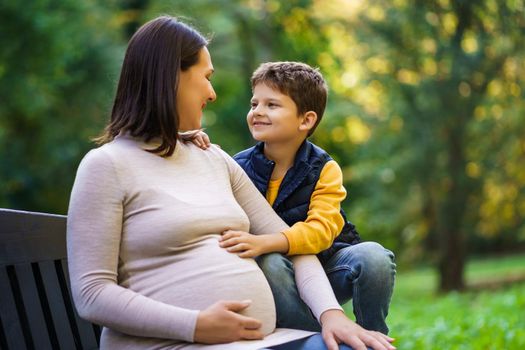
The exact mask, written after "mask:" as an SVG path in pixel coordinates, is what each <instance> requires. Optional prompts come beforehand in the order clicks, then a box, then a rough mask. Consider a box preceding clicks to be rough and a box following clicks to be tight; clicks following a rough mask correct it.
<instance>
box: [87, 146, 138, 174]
mask: <svg viewBox="0 0 525 350" xmlns="http://www.w3.org/2000/svg"><path fill="white" fill-rule="evenodd" d="M131 149H132V148H131V147H130V145H126V144H125V143H124V142H122V140H118V139H115V140H113V141H111V142H108V143H105V144H103V145H101V146H99V147H96V148H93V149H91V150H89V151H88V152H87V153H86V154H85V155H84V157H83V158H82V161H81V162H80V167H89V168H93V167H95V168H99V167H108V166H110V167H115V166H116V164H118V163H120V162H119V159H120V160H123V159H125V158H123V156H124V153H126V152H128V151H129V150H131Z"/></svg>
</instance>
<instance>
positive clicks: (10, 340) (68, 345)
mask: <svg viewBox="0 0 525 350" xmlns="http://www.w3.org/2000/svg"><path fill="white" fill-rule="evenodd" d="M99 338H100V328H99V327H98V326H96V325H93V324H91V323H89V322H87V321H85V320H83V319H81V318H79V316H78V314H77V312H76V310H75V308H74V306H73V302H72V299H71V292H70V286H69V276H68V271H67V260H66V217H65V216H62V215H51V214H42V213H32V212H25V211H16V210H9V209H0V349H6V350H21V349H68V350H69V349H98V346H99Z"/></svg>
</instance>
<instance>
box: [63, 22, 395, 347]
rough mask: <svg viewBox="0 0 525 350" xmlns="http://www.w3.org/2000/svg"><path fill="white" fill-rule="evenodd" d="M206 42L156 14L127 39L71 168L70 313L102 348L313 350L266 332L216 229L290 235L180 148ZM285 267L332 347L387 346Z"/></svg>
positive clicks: (293, 337) (238, 261)
mask: <svg viewBox="0 0 525 350" xmlns="http://www.w3.org/2000/svg"><path fill="white" fill-rule="evenodd" d="M206 45H207V41H206V39H205V38H203V37H202V35H200V34H199V33H198V32H197V31H195V30H194V29H193V28H191V27H189V26H187V25H185V24H183V23H181V22H179V21H177V20H176V19H174V18H172V17H167V16H163V17H159V18H157V19H154V20H152V21H150V22H148V23H146V24H145V25H144V26H142V27H141V28H140V29H139V30H138V31H137V33H135V35H134V36H133V37H132V39H131V40H130V42H129V45H128V49H127V51H126V56H125V58H124V62H123V66H122V72H121V76H120V80H119V84H118V88H117V93H116V97H115V101H114V105H113V110H112V114H111V120H110V122H109V124H108V125H107V127H106V129H105V132H104V134H103V135H102V137H101V138H100V139H99V142H100V144H101V146H100V147H99V148H96V149H94V150H92V151H90V152H89V153H88V154H87V155H86V156H85V157H84V159H83V160H82V162H81V164H80V166H79V168H78V172H77V175H76V179H75V184H74V186H73V190H72V193H71V199H70V206H69V213H68V236H67V240H68V241H67V244H68V258H69V270H70V277H71V284H72V290H73V298H74V301H75V306H76V308H77V309H78V311H79V313H80V315H81V316H82V317H84V318H86V319H88V320H90V321H92V322H94V323H97V324H100V325H102V326H103V331H102V336H101V344H100V347H101V349H201V348H204V349H215V348H217V349H261V348H274V347H275V348H278V349H280V348H282V347H283V346H292V347H293V348H294V349H300V348H305V349H306V348H308V349H324V348H325V345H324V344H323V341H322V339H321V335H319V334H314V333H312V332H305V331H300V330H291V329H275V306H274V301H273V298H272V293H271V291H270V288H269V286H268V283H267V282H266V280H265V278H264V275H263V273H262V272H261V271H260V270H259V268H258V266H257V264H256V263H255V262H254V260H252V259H243V258H240V257H239V256H237V255H235V254H231V253H229V252H228V251H226V250H224V249H222V248H221V247H220V246H219V238H220V236H221V232H223V231H225V230H229V229H231V230H242V231H249V232H251V233H253V234H262V233H276V234H278V233H279V232H281V231H282V230H284V229H285V228H286V227H287V226H286V225H285V224H284V223H283V222H282V221H281V219H280V218H279V217H278V216H277V215H276V214H275V213H274V212H273V210H272V208H271V207H270V206H269V205H268V204H267V202H266V200H265V199H264V198H263V197H262V196H261V195H260V194H259V192H258V191H257V190H256V189H255V187H254V186H253V185H252V183H251V181H250V179H249V178H248V177H247V176H246V175H245V174H244V172H243V171H242V169H241V168H240V167H239V166H238V165H237V164H236V163H235V161H233V160H232V159H231V158H230V157H229V156H228V155H227V154H225V153H224V152H222V151H221V150H220V149H219V148H217V147H211V148H209V149H208V150H206V151H203V150H201V149H200V148H198V147H196V146H194V145H193V144H191V143H188V144H185V143H183V142H180V141H181V138H182V136H180V135H179V131H184V130H195V129H198V128H200V124H201V117H202V110H203V108H204V107H205V106H206V103H208V102H212V101H214V100H215V98H216V95H215V92H214V90H213V87H212V85H211V82H210V77H211V75H212V74H213V65H212V62H211V58H210V54H209V52H208V50H207V47H206ZM295 266H296V279H297V284H298V288H299V290H300V293H301V295H302V297H303V299H304V300H305V301H306V302H307V304H308V305H309V306H310V308H311V310H312V312H313V313H314V315H315V316H316V317H317V319H318V320H319V321H320V322H321V324H322V325H323V333H322V338H323V339H324V341H325V343H326V346H327V347H328V348H329V349H337V348H338V343H342V342H343V343H347V344H349V345H352V346H354V347H355V348H356V349H358V348H363V349H364V348H365V345H364V344H366V345H368V346H372V347H374V348H375V349H390V348H391V346H390V345H389V344H388V341H387V339H386V338H385V336H383V337H382V336H380V335H379V334H376V333H375V332H368V331H366V330H364V329H362V328H360V327H359V326H357V325H356V324H355V323H353V322H352V321H350V320H349V319H348V318H346V316H345V315H344V313H343V312H342V310H341V308H340V306H339V305H338V303H337V301H336V300H335V297H334V295H333V292H332V291H331V289H330V286H329V283H328V281H327V279H326V276H325V274H324V273H323V271H322V268H321V266H320V264H319V262H318V260H317V258H316V257H314V256H302V257H297V258H295ZM312 334H313V335H312ZM316 338H318V340H320V341H318V340H316ZM300 339H303V340H300ZM214 344H215V345H214ZM279 344H280V345H279ZM305 344H306V345H305ZM308 344H310V345H308ZM341 348H346V349H348V348H347V347H345V346H341Z"/></svg>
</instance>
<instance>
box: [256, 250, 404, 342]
mask: <svg viewBox="0 0 525 350" xmlns="http://www.w3.org/2000/svg"><path fill="white" fill-rule="evenodd" d="M256 260H257V263H258V264H259V267H260V268H261V269H262V271H263V272H264V275H265V276H266V279H267V280H268V283H269V284H270V288H271V289H272V293H273V297H274V300H275V307H276V310H277V327H282V328H295V329H304V330H309V331H316V332H319V331H320V330H321V326H320V325H319V322H318V321H317V320H316V319H315V317H314V315H313V314H312V312H311V311H310V309H309V308H308V306H307V305H306V304H305V303H304V302H303V300H302V299H301V297H300V296H299V291H298V290H297V285H296V283H295V276H294V269H293V264H292V262H291V261H290V260H289V259H288V258H287V257H286V256H284V255H282V254H278V253H271V254H266V255H262V256H260V257H258V258H257V259H256ZM323 267H324V270H325V272H326V275H327V276H328V280H329V281H330V284H331V285H332V289H333V290H334V294H335V296H336V298H337V301H338V302H339V303H340V304H345V303H346V302H348V301H349V300H350V299H352V304H353V309H354V315H355V318H356V321H357V323H358V324H359V325H361V326H362V327H363V328H365V329H368V330H373V331H379V332H381V333H383V334H388V327H387V325H386V320H385V319H386V316H387V315H388V308H389V306H390V298H391V297H392V292H393V289H394V279H395V274H396V265H395V263H394V254H393V253H392V252H391V251H389V250H387V249H385V248H383V246H381V245H380V244H378V243H375V242H363V243H359V244H356V245H349V246H347V247H345V248H342V249H340V250H339V251H337V252H336V253H335V254H334V255H333V256H332V257H331V258H330V259H329V260H328V261H327V262H326V263H325V264H324V266H323Z"/></svg>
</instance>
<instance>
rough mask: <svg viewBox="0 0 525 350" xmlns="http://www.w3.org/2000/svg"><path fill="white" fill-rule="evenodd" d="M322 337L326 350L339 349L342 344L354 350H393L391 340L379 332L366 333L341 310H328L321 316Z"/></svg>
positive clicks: (366, 331)
mask: <svg viewBox="0 0 525 350" xmlns="http://www.w3.org/2000/svg"><path fill="white" fill-rule="evenodd" d="M321 324H322V327H323V329H322V335H323V339H324V342H325V343H326V347H327V348H328V350H337V349H339V346H338V344H340V343H344V344H346V345H348V346H351V347H352V349H354V350H366V349H367V347H370V348H372V349H374V350H395V349H396V347H395V346H393V345H392V344H390V343H391V342H393V341H394V339H393V338H390V337H389V336H386V335H384V334H383V333H380V332H375V331H368V330H366V329H364V328H363V327H361V326H359V325H358V324H357V323H355V322H353V321H352V320H350V319H349V318H348V317H346V315H345V314H344V313H343V311H341V310H328V311H325V312H323V314H322V315H321Z"/></svg>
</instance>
